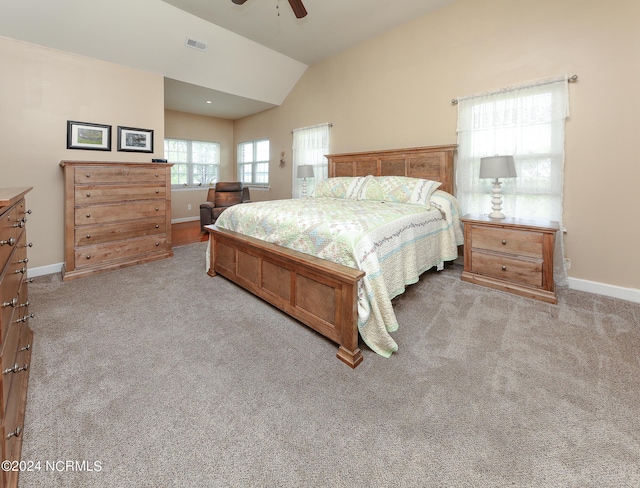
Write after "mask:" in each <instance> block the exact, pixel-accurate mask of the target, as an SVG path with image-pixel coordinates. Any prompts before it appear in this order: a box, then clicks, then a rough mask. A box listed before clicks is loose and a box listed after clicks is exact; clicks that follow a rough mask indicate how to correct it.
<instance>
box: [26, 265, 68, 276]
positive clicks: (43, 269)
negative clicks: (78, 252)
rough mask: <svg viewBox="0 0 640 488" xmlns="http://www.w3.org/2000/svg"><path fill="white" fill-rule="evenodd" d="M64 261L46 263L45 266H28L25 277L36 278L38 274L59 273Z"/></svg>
mask: <svg viewBox="0 0 640 488" xmlns="http://www.w3.org/2000/svg"><path fill="white" fill-rule="evenodd" d="M63 265H64V263H56V264H48V265H46V266H38V267H37V268H29V270H28V271H27V277H29V278H36V277H38V276H44V275H50V274H56V273H60V272H61V271H62V266H63Z"/></svg>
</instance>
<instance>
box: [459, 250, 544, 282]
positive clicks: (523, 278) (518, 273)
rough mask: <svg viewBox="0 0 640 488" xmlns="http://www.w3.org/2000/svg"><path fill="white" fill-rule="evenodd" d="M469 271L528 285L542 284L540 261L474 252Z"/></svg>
mask: <svg viewBox="0 0 640 488" xmlns="http://www.w3.org/2000/svg"><path fill="white" fill-rule="evenodd" d="M471 272H472V273H478V274H481V275H485V276H491V277H493V278H498V279H500V280H505V281H511V282H514V283H519V284H523V285H529V286H538V287H540V286H542V261H534V260H523V259H514V258H509V257H507V256H504V255H498V254H489V253H483V252H474V253H473V256H472V258H471Z"/></svg>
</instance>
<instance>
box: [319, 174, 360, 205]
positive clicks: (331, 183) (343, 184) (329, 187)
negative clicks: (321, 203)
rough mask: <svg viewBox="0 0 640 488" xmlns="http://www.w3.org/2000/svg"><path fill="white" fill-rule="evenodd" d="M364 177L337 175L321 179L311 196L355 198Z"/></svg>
mask: <svg viewBox="0 0 640 488" xmlns="http://www.w3.org/2000/svg"><path fill="white" fill-rule="evenodd" d="M366 178H367V177H366V176H338V177H336V178H329V179H326V180H322V181H321V182H320V183H318V186H316V189H315V191H314V193H313V196H314V197H331V198H350V199H352V200H357V199H358V194H359V193H360V189H361V188H362V184H363V183H364V182H365V180H366Z"/></svg>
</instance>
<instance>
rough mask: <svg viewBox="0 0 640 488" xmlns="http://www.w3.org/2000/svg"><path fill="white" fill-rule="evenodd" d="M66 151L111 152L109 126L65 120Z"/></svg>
mask: <svg viewBox="0 0 640 488" xmlns="http://www.w3.org/2000/svg"><path fill="white" fill-rule="evenodd" d="M67 149H90V150H93V151H111V126H110V125H102V124H90V123H88V122H76V121H73V120H67Z"/></svg>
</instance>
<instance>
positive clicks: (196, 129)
mask: <svg viewBox="0 0 640 488" xmlns="http://www.w3.org/2000/svg"><path fill="white" fill-rule="evenodd" d="M164 133H165V137H166V138H168V139H187V140H192V141H207V142H219V143H220V174H219V181H230V180H233V179H234V173H235V163H234V161H235V156H234V154H235V152H234V148H235V146H234V144H233V122H232V121H231V120H225V119H217V118H215V117H205V116H202V115H194V114H187V113H183V112H175V111H173V110H165V112H164ZM206 197H207V188H198V189H184V190H174V191H172V192H171V218H172V219H173V220H187V219H199V218H200V203H201V202H204V201H205V200H206ZM189 205H190V206H191V209H189Z"/></svg>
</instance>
